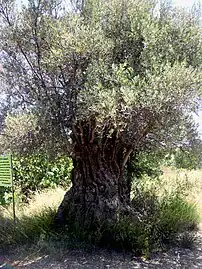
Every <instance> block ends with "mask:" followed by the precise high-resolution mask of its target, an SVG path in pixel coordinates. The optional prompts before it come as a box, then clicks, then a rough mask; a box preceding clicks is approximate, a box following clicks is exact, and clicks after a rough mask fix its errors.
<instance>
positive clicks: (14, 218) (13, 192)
mask: <svg viewBox="0 0 202 269" xmlns="http://www.w3.org/2000/svg"><path fill="white" fill-rule="evenodd" d="M10 168H11V181H12V195H13V221H14V223H16V214H15V189H14V182H13V160H12V154H10Z"/></svg>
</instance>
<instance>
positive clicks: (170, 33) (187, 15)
mask: <svg viewBox="0 0 202 269" xmlns="http://www.w3.org/2000/svg"><path fill="white" fill-rule="evenodd" d="M0 3H1V4H0V15H1V22H2V23H1V31H0V35H1V37H0V49H1V64H2V67H3V71H2V72H1V77H2V79H3V80H4V83H5V85H7V86H6V92H7V94H8V95H10V96H11V97H12V103H13V104H15V106H20V107H21V108H24V109H25V110H26V111H29V113H32V114H33V115H34V117H35V118H36V119H37V120H36V126H35V127H34V129H32V130H30V132H31V133H32V135H31V137H32V139H31V142H30V141H29V139H28V138H29V136H26V139H27V141H28V142H26V139H25V140H24V143H23V144H24V145H25V144H26V145H27V143H28V144H29V143H30V145H32V146H33V147H34V148H36V149H39V148H42V149H46V150H47V151H48V152H52V153H54V154H57V153H58V152H63V153H65V154H67V155H69V156H71V157H72V160H73V166H74V168H73V171H72V178H71V181H72V187H71V189H70V190H69V191H68V192H67V193H66V195H65V197H64V200H63V202H62V203H61V205H60V207H59V209H58V213H57V218H56V219H57V221H58V223H59V225H62V224H65V223H67V222H68V220H69V219H71V221H72V222H73V223H74V222H76V221H77V222H78V223H80V224H81V226H83V227H91V228H92V227H95V225H99V224H100V223H102V222H103V221H106V220H107V221H118V220H119V219H120V217H121V216H125V215H127V216H131V217H135V215H136V213H135V212H134V210H133V208H132V206H131V198H130V191H131V182H130V180H129V179H128V177H127V176H126V173H125V169H126V165H127V162H128V159H129V158H130V156H131V155H132V154H133V152H140V151H144V150H153V149H158V148H166V147H169V148H175V147H180V146H183V145H184V144H185V145H188V144H189V143H190V141H191V140H192V135H190V126H192V122H193V119H192V113H193V112H196V111H197V110H198V108H199V105H200V100H201V99H200V98H201V63H202V46H201V45H202V40H201V25H200V11H199V10H198V9H197V8H195V9H193V10H191V11H186V10H181V9H174V8H173V7H172V6H170V5H168V4H166V3H163V2H162V3H160V4H159V1H152V0H151V1H150V0H149V1H148V0H147V1H146V0H127V1H126V0H109V1H102V0H94V1H92V0H86V1H71V3H67V1H59V0H51V1H48V0H29V1H28V6H27V7H22V8H21V9H19V10H17V9H16V7H15V3H14V1H11V0H9V1H8V0H7V1H5V0H1V1H0ZM20 146H23V145H22V143H20ZM11 147H12V145H11Z"/></svg>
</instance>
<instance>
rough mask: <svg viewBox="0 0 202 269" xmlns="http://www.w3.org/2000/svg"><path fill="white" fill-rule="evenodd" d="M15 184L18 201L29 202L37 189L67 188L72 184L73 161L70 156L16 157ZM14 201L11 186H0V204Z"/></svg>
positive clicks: (14, 164)
mask: <svg viewBox="0 0 202 269" xmlns="http://www.w3.org/2000/svg"><path fill="white" fill-rule="evenodd" d="M13 167H14V184H15V189H16V198H17V201H19V202H20V201H23V202H27V201H28V200H29V198H30V197H31V196H32V194H34V193H35V192H36V191H41V190H44V189H47V188H55V187H58V186H61V187H64V188H67V187H68V186H69V184H70V177H71V171H72V161H71V159H70V158H68V157H63V156H62V157H58V158H57V159H55V160H51V159H49V158H48V157H47V156H45V155H42V154H38V155H32V156H28V157H15V158H14V161H13ZM11 202H12V193H11V188H4V187H0V205H6V204H7V205H8V204H10V203H11Z"/></svg>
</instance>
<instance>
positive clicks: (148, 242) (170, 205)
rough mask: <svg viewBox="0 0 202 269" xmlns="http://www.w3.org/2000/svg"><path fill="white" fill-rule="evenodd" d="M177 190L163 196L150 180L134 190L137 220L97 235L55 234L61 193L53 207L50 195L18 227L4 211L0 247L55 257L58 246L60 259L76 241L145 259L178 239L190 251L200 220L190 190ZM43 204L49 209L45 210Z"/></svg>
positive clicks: (77, 230) (75, 230) (74, 230)
mask: <svg viewBox="0 0 202 269" xmlns="http://www.w3.org/2000/svg"><path fill="white" fill-rule="evenodd" d="M183 184H184V185H185V183H183V182H179V184H178V185H180V186H181V187H182V186H183ZM186 184H187V183H186ZM178 185H176V182H174V184H173V185H172V189H169V191H168V189H167V188H164V189H163V190H162V188H163V187H162V186H161V184H160V183H158V184H157V182H156V183H153V184H150V183H149V182H148V184H147V180H146V181H145V182H144V181H143V183H142V185H141V186H138V188H136V189H135V191H134V194H133V200H132V205H133V207H134V209H135V211H136V212H137V216H138V218H136V219H134V218H133V219H131V218H130V217H121V216H120V219H119V221H117V222H113V223H111V224H110V222H108V223H103V224H102V225H100V226H96V228H95V229H94V230H83V229H82V226H81V225H79V224H78V225H77V224H76V223H74V224H73V225H72V227H70V226H69V227H67V229H66V231H63V232H62V233H60V234H58V233H56V232H55V231H54V229H53V223H54V216H55V212H56V209H57V206H58V204H59V200H61V199H62V196H63V192H61V193H60V195H59V196H60V199H59V200H57V201H56V202H55V205H53V204H52V205H51V203H50V201H51V202H52V201H53V200H54V199H53V198H51V197H50V194H47V196H46V195H45V196H44V198H43V199H42V198H41V196H40V195H39V196H38V198H37V200H40V203H39V204H38V203H37V200H35V201H34V202H33V203H32V205H31V204H30V205H29V207H28V208H27V209H26V210H24V211H23V213H20V214H19V215H18V219H17V222H16V224H15V225H14V224H13V222H12V220H11V218H10V217H9V216H8V214H5V210H4V213H2V214H1V217H0V234H1V237H0V246H1V248H7V247H8V246H14V245H19V244H24V243H35V246H36V247H38V248H39V249H43V251H45V252H52V251H53V252H54V253H57V251H56V250H57V248H58V246H60V255H62V251H63V250H62V249H63V247H64V248H65V247H67V246H72V244H73V242H74V243H75V242H77V243H78V242H81V241H78V239H80V240H83V241H86V242H88V243H90V244H96V245H99V246H102V247H110V248H116V249H127V250H132V251H134V252H135V253H136V254H139V255H145V256H148V255H149V253H150V252H151V251H152V250H159V249H162V247H164V246H166V244H168V243H179V239H180V238H181V239H182V240H183V242H185V243H186V246H190V244H192V243H193V242H192V239H193V237H192V236H191V234H192V231H193V230H194V229H195V228H196V227H197V224H198V222H199V215H198V213H197V209H196V206H195V204H193V203H190V202H188V201H187V200H186V198H185V193H186V192H185V189H186V187H185V186H184V191H183V192H182V193H180V192H179V186H178ZM159 186H160V187H159ZM165 186H166V187H167V186H169V184H168V183H167V184H166V185H165ZM169 188H170V187H169ZM56 195H57V194H56ZM45 197H47V199H46V198H45ZM42 200H43V201H44V202H45V203H46V206H42V202H41V201H42ZM47 200H48V201H47ZM47 205H49V206H50V207H48V206H47ZM38 209H40V210H38Z"/></svg>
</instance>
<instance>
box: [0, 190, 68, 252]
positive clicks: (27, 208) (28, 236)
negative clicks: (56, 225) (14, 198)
mask: <svg viewBox="0 0 202 269" xmlns="http://www.w3.org/2000/svg"><path fill="white" fill-rule="evenodd" d="M63 196H64V191H63V190H62V189H59V188H58V189H56V190H49V191H48V192H46V193H45V192H44V193H41V194H37V195H36V196H35V198H34V199H33V200H32V201H31V203H30V204H29V205H24V206H18V207H17V210H16V223H14V222H13V214H12V207H9V208H7V209H6V208H3V207H1V208H0V214H1V215H0V234H1V236H0V248H4V249H7V248H8V247H9V246H13V245H14V246H16V245H20V244H28V243H33V242H34V243H35V242H38V241H40V239H41V238H42V237H44V238H45V237H46V236H47V235H50V234H51V232H52V230H51V227H53V219H54V216H55V213H56V210H57V207H58V205H59V203H60V202H61V200H62V199H63Z"/></svg>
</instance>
